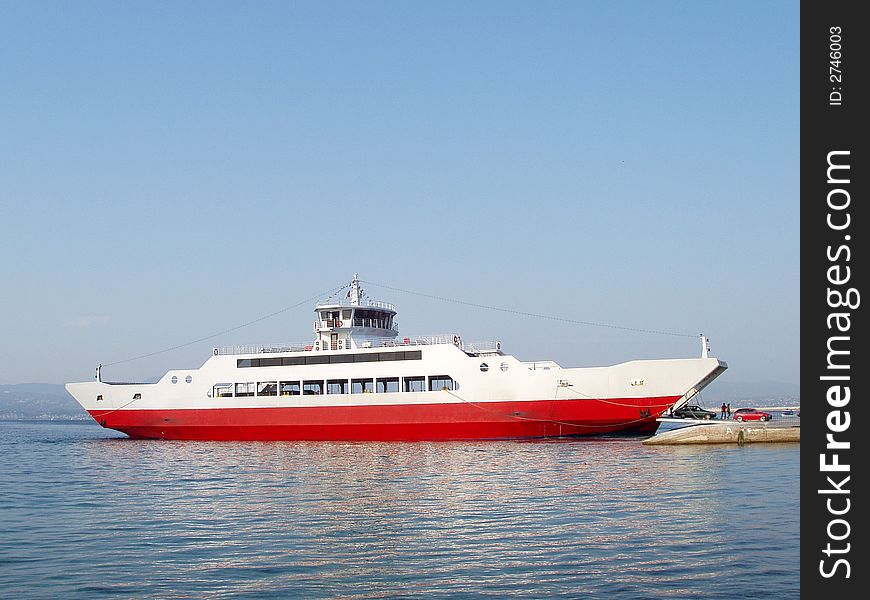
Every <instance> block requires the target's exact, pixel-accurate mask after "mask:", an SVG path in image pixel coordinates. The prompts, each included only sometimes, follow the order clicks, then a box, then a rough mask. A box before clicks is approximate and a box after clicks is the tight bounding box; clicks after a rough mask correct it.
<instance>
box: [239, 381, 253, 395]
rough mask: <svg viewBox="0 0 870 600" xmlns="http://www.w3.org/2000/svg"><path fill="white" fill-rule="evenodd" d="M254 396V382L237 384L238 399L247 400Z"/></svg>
mask: <svg viewBox="0 0 870 600" xmlns="http://www.w3.org/2000/svg"><path fill="white" fill-rule="evenodd" d="M253 395H254V382H253V381H249V382H247V383H237V384H236V397H237V398H245V397H247V396H253Z"/></svg>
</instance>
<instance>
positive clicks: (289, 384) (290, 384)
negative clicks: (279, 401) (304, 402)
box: [281, 381, 300, 396]
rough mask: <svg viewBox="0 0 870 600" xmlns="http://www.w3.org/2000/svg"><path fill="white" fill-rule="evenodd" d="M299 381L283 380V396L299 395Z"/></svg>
mask: <svg viewBox="0 0 870 600" xmlns="http://www.w3.org/2000/svg"><path fill="white" fill-rule="evenodd" d="M299 393H300V392H299V382H298V381H282V382H281V395H282V396H298V395H299Z"/></svg>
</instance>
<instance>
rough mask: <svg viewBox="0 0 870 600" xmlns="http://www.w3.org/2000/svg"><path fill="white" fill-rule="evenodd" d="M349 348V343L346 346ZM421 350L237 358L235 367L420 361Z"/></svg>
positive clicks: (421, 356)
mask: <svg viewBox="0 0 870 600" xmlns="http://www.w3.org/2000/svg"><path fill="white" fill-rule="evenodd" d="M346 347H347V348H350V342H349V341H348V342H347V344H346ZM422 358H423V351H422V350H405V351H401V350H390V351H384V352H366V353H361V354H309V355H308V356H284V357H282V358H239V359H237V360H236V366H237V367H238V368H240V369H244V368H248V367H279V366H285V367H290V366H296V365H328V364H337V363H349V362H381V361H387V360H422Z"/></svg>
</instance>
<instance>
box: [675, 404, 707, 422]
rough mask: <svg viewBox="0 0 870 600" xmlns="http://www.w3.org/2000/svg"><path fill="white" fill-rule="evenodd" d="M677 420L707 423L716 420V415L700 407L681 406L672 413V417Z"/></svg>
mask: <svg viewBox="0 0 870 600" xmlns="http://www.w3.org/2000/svg"><path fill="white" fill-rule="evenodd" d="M672 416H674V417H676V418H677V419H704V420H707V421H709V420H710V419H715V418H716V413H715V412H714V411H712V410H706V409H703V408H701V407H700V406H695V405H692V406H681V407H680V408H678V409H677V410H675V411H674V414H673V415H672Z"/></svg>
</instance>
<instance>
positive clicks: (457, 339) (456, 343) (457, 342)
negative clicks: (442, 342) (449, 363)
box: [453, 335, 459, 346]
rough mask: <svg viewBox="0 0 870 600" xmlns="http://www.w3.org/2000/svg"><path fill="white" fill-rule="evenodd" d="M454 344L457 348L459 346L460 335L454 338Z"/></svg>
mask: <svg viewBox="0 0 870 600" xmlns="http://www.w3.org/2000/svg"><path fill="white" fill-rule="evenodd" d="M453 344H454V345H456V346H458V345H459V336H458V335H454V336H453Z"/></svg>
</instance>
